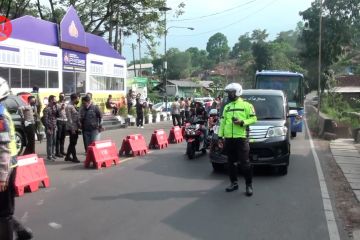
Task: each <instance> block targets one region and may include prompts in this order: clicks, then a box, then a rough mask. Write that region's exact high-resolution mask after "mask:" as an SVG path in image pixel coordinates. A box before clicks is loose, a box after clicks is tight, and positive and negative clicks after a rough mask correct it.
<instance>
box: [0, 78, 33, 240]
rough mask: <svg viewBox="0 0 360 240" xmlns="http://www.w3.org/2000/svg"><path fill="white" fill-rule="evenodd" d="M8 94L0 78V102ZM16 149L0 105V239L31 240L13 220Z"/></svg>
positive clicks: (11, 128) (11, 126)
mask: <svg viewBox="0 0 360 240" xmlns="http://www.w3.org/2000/svg"><path fill="white" fill-rule="evenodd" d="M9 94H10V88H9V85H8V83H7V81H6V80H5V79H3V78H0V100H1V101H2V100H5V99H6V98H7V97H8V96H9ZM16 155H17V149H16V141H15V126H14V123H13V121H12V119H11V115H10V114H9V112H8V111H7V110H6V108H5V106H4V105H2V104H1V103H0V239H1V240H13V233H14V231H15V232H16V235H17V239H19V240H26V239H32V238H33V235H32V232H31V231H30V229H27V228H24V227H23V226H22V225H21V223H20V222H18V221H17V220H16V219H15V218H14V216H13V215H14V211H15V176H16V167H17V161H16Z"/></svg>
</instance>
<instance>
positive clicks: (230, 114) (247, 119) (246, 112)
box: [218, 98, 257, 138]
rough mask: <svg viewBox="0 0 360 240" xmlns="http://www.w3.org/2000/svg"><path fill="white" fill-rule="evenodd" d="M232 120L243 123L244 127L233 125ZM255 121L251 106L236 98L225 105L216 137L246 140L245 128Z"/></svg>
mask: <svg viewBox="0 0 360 240" xmlns="http://www.w3.org/2000/svg"><path fill="white" fill-rule="evenodd" d="M233 118H236V119H238V120H239V121H240V120H242V121H244V125H243V126H240V125H238V124H234V122H233ZM256 121H257V118H256V114H255V110H254V107H253V105H252V104H251V103H249V102H246V101H244V100H243V99H242V98H238V99H237V100H235V101H233V102H230V103H228V104H226V105H225V107H224V111H223V116H222V119H221V121H220V129H219V133H218V135H219V137H224V138H247V137H248V136H247V135H248V134H247V130H246V129H247V127H248V126H249V125H251V124H253V123H255V122H256Z"/></svg>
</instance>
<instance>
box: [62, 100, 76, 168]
mask: <svg viewBox="0 0 360 240" xmlns="http://www.w3.org/2000/svg"><path fill="white" fill-rule="evenodd" d="M78 104H79V96H78V94H76V93H73V94H71V96H70V103H69V104H68V105H67V106H66V107H65V112H66V118H67V120H68V121H67V130H68V132H69V136H70V142H69V146H68V149H67V152H66V156H65V161H71V162H75V163H79V162H80V161H79V159H78V158H77V156H76V144H77V141H78V138H79V129H80V114H79V109H78V107H77V105H78ZM71 156H72V158H71Z"/></svg>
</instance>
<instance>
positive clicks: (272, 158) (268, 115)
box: [210, 89, 290, 175]
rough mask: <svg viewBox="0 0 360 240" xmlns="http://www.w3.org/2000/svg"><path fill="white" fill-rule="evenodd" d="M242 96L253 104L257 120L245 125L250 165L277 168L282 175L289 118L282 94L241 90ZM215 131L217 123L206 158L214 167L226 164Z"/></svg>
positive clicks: (287, 152) (285, 167)
mask: <svg viewBox="0 0 360 240" xmlns="http://www.w3.org/2000/svg"><path fill="white" fill-rule="evenodd" d="M242 98H244V99H245V100H246V101H249V102H250V103H252V104H253V106H254V108H255V112H256V116H257V119H258V121H257V122H256V123H255V124H253V125H251V126H250V127H249V143H250V161H251V163H252V164H253V165H254V166H257V165H270V166H273V167H277V169H278V171H279V173H280V174H282V175H286V174H287V170H288V166H289V158H290V131H289V130H288V129H289V126H290V119H289V116H288V106H287V99H286V96H285V95H284V93H283V92H282V91H280V90H260V89H256V90H244V91H243V95H242ZM225 101H226V99H225ZM221 114H222V112H221ZM218 130H219V126H217V127H216V128H215V129H214V136H213V138H212V141H211V144H210V161H211V163H212V166H213V168H214V170H219V169H221V168H223V167H224V166H225V164H226V163H227V157H226V156H225V153H224V142H223V141H221V140H219V137H218V135H217V134H218Z"/></svg>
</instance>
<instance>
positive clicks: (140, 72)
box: [138, 25, 142, 77]
mask: <svg viewBox="0 0 360 240" xmlns="http://www.w3.org/2000/svg"><path fill="white" fill-rule="evenodd" d="M138 42H139V66H140V71H139V77H141V76H142V70H141V32H140V25H139V39H138Z"/></svg>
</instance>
